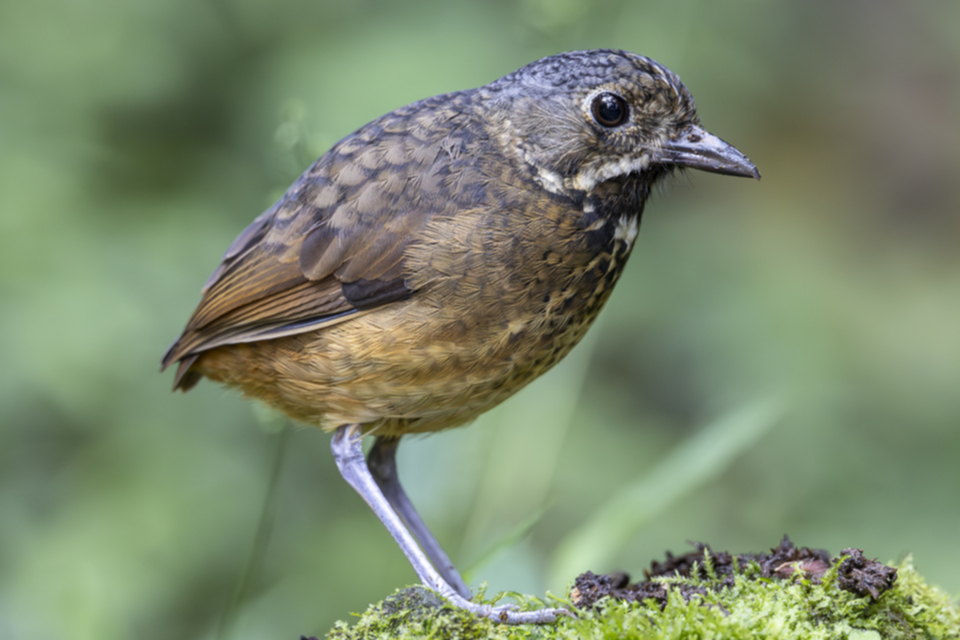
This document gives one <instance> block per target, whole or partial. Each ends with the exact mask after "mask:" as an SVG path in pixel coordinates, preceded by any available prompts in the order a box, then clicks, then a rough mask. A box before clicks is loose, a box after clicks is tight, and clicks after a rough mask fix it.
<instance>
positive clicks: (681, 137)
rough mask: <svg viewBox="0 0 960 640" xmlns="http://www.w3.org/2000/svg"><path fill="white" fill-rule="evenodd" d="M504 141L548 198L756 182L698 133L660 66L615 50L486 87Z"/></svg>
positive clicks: (675, 82) (553, 62)
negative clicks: (690, 182)
mask: <svg viewBox="0 0 960 640" xmlns="http://www.w3.org/2000/svg"><path fill="white" fill-rule="evenodd" d="M481 95H482V97H483V99H484V101H485V102H492V103H494V104H496V105H497V106H498V109H496V110H495V112H496V113H498V114H500V118H501V121H500V122H499V123H497V126H498V130H499V131H500V132H501V141H502V142H503V144H505V145H507V146H511V147H513V148H514V149H515V150H516V152H517V153H518V154H519V155H520V157H521V159H522V160H523V161H525V162H526V163H528V164H530V165H531V166H532V167H533V168H534V169H535V170H536V175H537V178H538V180H539V181H540V182H541V184H543V186H544V187H545V188H546V189H548V190H550V191H553V192H555V193H570V192H577V191H578V192H586V193H589V192H591V191H592V190H593V189H594V188H595V187H596V186H597V185H598V184H600V183H603V182H605V181H607V180H612V179H615V178H619V177H622V176H628V175H630V174H637V175H639V176H646V177H647V178H648V179H649V182H653V181H655V180H656V179H657V178H659V177H662V176H664V175H666V174H668V173H670V171H672V170H673V169H674V168H676V167H689V168H693V169H701V170H704V171H712V172H715V173H723V174H727V175H735V176H744V177H753V178H759V177H760V173H759V172H758V171H757V168H756V167H755V166H754V165H753V163H751V162H750V160H748V159H747V157H746V156H745V155H743V154H742V153H741V152H740V151H738V150H737V149H736V148H735V147H733V146H732V145H730V144H727V143H726V142H724V141H723V140H721V139H720V138H718V137H716V136H714V135H713V134H711V133H708V132H707V131H705V130H704V129H703V128H701V127H700V125H699V118H698V117H697V112H696V106H695V105H694V102H693V96H691V95H690V92H689V91H687V88H686V87H684V86H683V84H682V83H681V82H680V79H679V78H678V77H677V76H676V75H675V74H674V73H673V72H672V71H670V70H669V69H667V68H666V67H664V66H663V65H661V64H659V63H657V62H655V61H653V60H651V59H649V58H645V57H643V56H639V55H636V54H634V53H629V52H627V51H616V50H605V49H604V50H593V51H574V52H570V53H563V54H560V55H555V56H550V57H548V58H543V59H542V60H538V61H536V62H534V63H531V64H529V65H527V66H526V67H523V68H522V69H519V70H517V71H515V72H513V73H511V74H509V75H507V76H504V77H503V78H501V79H500V80H497V81H496V82H494V83H492V84H490V85H488V86H487V87H484V88H483V89H482V90H481Z"/></svg>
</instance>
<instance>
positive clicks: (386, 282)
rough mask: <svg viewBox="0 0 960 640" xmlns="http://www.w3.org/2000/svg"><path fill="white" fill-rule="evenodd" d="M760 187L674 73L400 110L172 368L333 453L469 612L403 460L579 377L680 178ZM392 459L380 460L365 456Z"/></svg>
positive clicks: (642, 70) (353, 138)
mask: <svg viewBox="0 0 960 640" xmlns="http://www.w3.org/2000/svg"><path fill="white" fill-rule="evenodd" d="M683 169H698V170H703V171H708V172H713V173H719V174H726V175H732V176H742V177H751V178H756V179H759V178H760V173H759V172H758V170H757V168H756V166H755V165H754V164H753V163H752V162H751V161H750V160H749V159H748V158H747V157H746V156H745V155H744V154H743V153H741V152H740V151H739V150H738V149H736V148H735V147H734V146H732V145H730V144H728V143H726V142H724V141H723V140H721V139H720V138H718V137H716V136H715V135H713V134H711V133H709V132H707V131H706V130H705V129H704V128H702V127H701V126H700V120H699V117H698V115H697V111H696V106H695V104H694V100H693V97H692V95H691V94H690V92H689V91H688V90H687V88H686V87H685V86H684V85H683V83H681V81H680V79H679V77H678V76H677V75H675V74H674V73H673V72H672V71H670V70H669V69H668V68H667V67H665V66H663V65H661V64H660V63H658V62H656V61H654V60H652V59H650V58H647V57H644V56H641V55H637V54H635V53H631V52H628V51H622V50H614V49H596V50H586V51H573V52H567V53H561V54H557V55H552V56H549V57H545V58H543V59H540V60H537V61H535V62H532V63H530V64H528V65H526V66H524V67H522V68H520V69H518V70H517V71H514V72H512V73H509V74H508V75H506V76H504V77H502V78H500V79H498V80H495V81H493V82H491V83H490V84H487V85H485V86H482V87H479V88H475V89H470V90H464V91H456V92H453V93H447V94H443V95H438V96H435V97H431V98H426V99H424V100H421V101H418V102H414V103H412V104H410V105H407V106H404V107H401V108H399V109H396V110H394V111H392V112H390V113H388V114H386V115H384V116H381V117H379V118H377V119H375V120H373V121H372V122H370V123H368V124H366V125H364V126H362V127H360V128H359V129H358V130H357V131H355V132H354V133H352V134H350V135H348V136H347V137H345V138H343V139H342V140H341V141H340V142H338V143H336V144H335V145H334V146H333V147H332V148H331V149H330V150H329V151H328V152H327V153H325V154H324V155H323V156H322V157H320V158H319V159H318V160H317V161H316V162H315V163H314V164H313V165H312V166H310V167H309V168H308V169H307V170H306V171H305V172H304V173H303V175H301V176H300V177H299V178H298V179H297V180H296V181H295V182H294V183H293V185H292V186H291V187H290V188H289V189H288V190H287V191H286V192H285V193H284V195H283V196H282V197H281V198H280V200H279V201H278V202H277V203H276V204H274V205H273V206H272V207H270V208H269V209H268V210H267V211H265V212H264V213H263V214H261V215H260V216H259V217H257V218H256V219H255V220H254V221H253V222H252V223H251V224H250V225H249V226H248V227H247V228H246V229H245V230H243V231H242V232H241V233H240V235H239V236H237V238H236V239H235V240H234V241H233V243H232V244H231V245H230V246H229V248H228V249H227V251H226V253H225V254H224V256H223V259H222V261H221V263H220V264H219V266H218V267H217V268H216V269H215V271H214V272H213V274H212V275H211V276H210V278H209V279H208V280H207V282H206V284H205V285H204V287H203V289H202V298H201V300H200V303H199V305H198V306H197V308H196V310H195V311H194V312H193V315H192V316H191V317H190V319H189V321H188V322H187V325H186V328H185V329H184V331H183V333H182V334H181V335H180V337H178V338H177V339H176V340H175V341H174V342H173V344H171V345H170V347H169V348H168V349H167V351H166V352H165V354H164V355H163V358H162V367H163V368H166V367H168V366H170V365H171V364H173V363H177V364H178V366H177V369H176V374H175V378H174V390H177V389H180V390H183V391H187V390H189V389H190V388H191V387H193V386H194V385H195V384H196V383H197V382H198V381H199V380H200V379H201V378H203V377H206V378H209V379H211V380H213V381H216V382H219V383H223V384H225V385H226V386H228V387H231V388H235V389H239V390H240V391H241V392H242V393H243V394H244V395H245V396H248V397H251V398H255V399H258V400H260V401H262V402H264V403H266V404H267V405H270V406H272V407H274V408H276V409H279V410H280V411H281V412H283V413H284V414H286V415H287V416H289V417H290V418H292V419H293V420H295V421H298V422H302V423H306V424H308V425H313V426H317V427H319V428H321V429H322V430H324V431H327V432H333V437H332V439H331V450H332V453H333V457H334V459H335V461H336V464H337V466H338V468H339V470H340V472H341V475H342V476H343V477H344V479H345V480H346V481H347V482H348V483H349V484H350V485H351V486H352V487H353V488H354V489H355V490H356V491H357V492H358V493H359V494H360V496H361V497H363V499H364V500H365V501H366V502H367V503H368V505H369V506H370V507H371V509H372V510H373V511H374V513H375V514H376V515H377V517H378V518H379V519H380V520H381V521H382V522H383V524H384V525H385V526H386V528H387V529H388V530H389V532H390V533H391V535H392V536H393V538H394V539H395V540H396V542H397V543H398V544H399V546H400V548H401V549H402V551H403V552H404V554H406V556H407V558H408V559H409V561H410V563H411V564H412V566H413V568H414V570H415V571H416V573H417V575H418V577H419V579H420V580H421V581H422V582H423V584H424V585H426V586H427V587H429V588H432V589H434V590H435V591H437V592H438V593H439V594H440V595H441V596H443V597H444V598H446V599H447V600H448V601H449V602H450V603H451V604H453V605H455V606H457V607H460V608H463V609H467V610H468V611H471V612H472V613H474V614H476V615H478V616H481V617H486V618H489V619H492V620H495V621H498V622H503V623H508V624H523V623H549V622H553V621H555V620H556V618H557V617H558V616H560V615H564V614H565V611H564V610H562V609H552V608H547V609H541V610H538V611H519V610H517V609H516V608H515V607H513V606H510V605H503V606H492V605H488V604H480V603H476V602H473V601H472V600H471V592H470V588H469V587H468V586H467V584H466V583H465V582H464V580H463V578H462V577H461V576H460V574H459V573H458V572H457V570H456V568H455V567H454V565H453V563H452V562H451V561H450V559H449V557H448V556H447V554H446V553H445V552H444V551H443V549H442V548H441V546H440V544H439V543H438V542H437V540H436V539H435V538H434V536H433V535H432V534H431V533H430V530H429V529H428V528H427V526H426V524H425V523H424V522H423V520H422V519H421V518H420V516H419V515H418V514H417V512H416V509H415V508H414V507H413V505H412V503H411V502H410V500H409V498H408V496H407V495H406V493H405V491H404V489H403V487H402V485H401V484H400V480H399V475H398V471H397V465H396V452H397V448H398V446H399V442H400V439H401V438H402V437H403V436H407V435H410V434H423V433H432V432H437V431H441V430H444V429H449V428H452V427H457V426H461V425H464V424H466V423H469V422H471V421H472V420H473V419H475V418H476V417H477V416H479V415H480V414H482V413H483V412H485V411H487V410H489V409H491V408H492V407H494V406H496V405H497V404H499V403H500V402H502V401H504V400H505V399H506V398H508V397H510V396H511V395H513V394H514V393H516V392H517V391H519V390H520V389H521V388H523V387H524V386H525V385H527V384H528V383H530V382H531V381H532V380H534V379H535V378H537V377H538V376H540V375H541V374H543V373H544V372H545V371H547V370H548V369H550V368H551V367H552V366H553V365H554V364H556V363H557V362H558V361H559V360H560V359H561V358H563V357H564V356H565V355H566V354H567V353H568V352H569V351H570V350H571V349H572V348H573V347H574V345H576V344H577V342H579V341H580V339H581V338H582V337H583V336H584V334H585V332H586V331H587V329H588V328H589V327H590V325H591V323H592V322H593V320H594V319H595V318H596V317H597V314H598V313H599V311H600V309H601V308H602V307H603V305H604V303H605V302H606V301H607V299H608V298H609V296H610V293H611V291H612V289H613V286H614V284H615V283H616V281H617V279H618V277H619V276H620V274H621V272H622V271H623V267H624V264H625V263H626V260H627V258H628V256H629V255H630V253H631V250H632V249H633V247H634V245H635V242H636V237H637V232H638V229H639V224H640V219H641V215H642V213H643V209H644V204H645V202H646V201H647V199H648V197H649V196H650V195H651V191H652V189H653V188H654V187H655V185H657V184H658V183H660V182H661V181H663V180H664V179H665V178H666V177H667V176H669V175H671V174H672V173H673V172H674V171H676V170H683ZM365 436H372V437H373V438H374V441H373V445H372V448H370V450H369V453H368V455H367V457H366V458H365V457H364V453H363V449H362V442H361V441H362V439H363V438H364V437H365Z"/></svg>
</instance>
